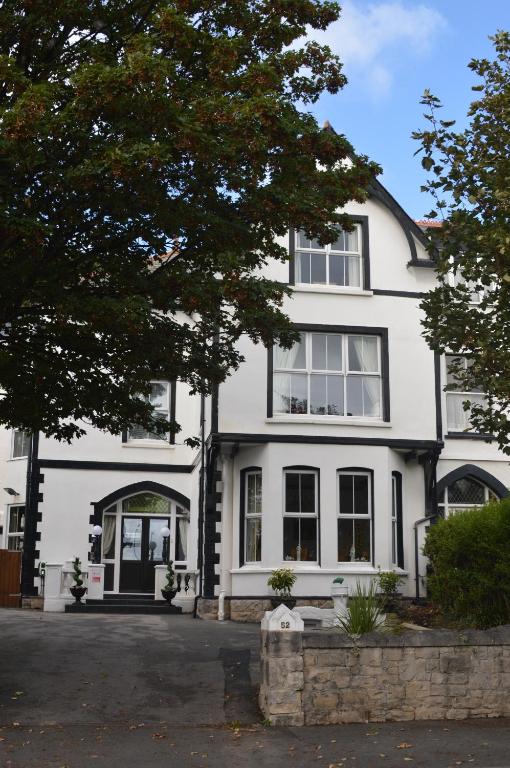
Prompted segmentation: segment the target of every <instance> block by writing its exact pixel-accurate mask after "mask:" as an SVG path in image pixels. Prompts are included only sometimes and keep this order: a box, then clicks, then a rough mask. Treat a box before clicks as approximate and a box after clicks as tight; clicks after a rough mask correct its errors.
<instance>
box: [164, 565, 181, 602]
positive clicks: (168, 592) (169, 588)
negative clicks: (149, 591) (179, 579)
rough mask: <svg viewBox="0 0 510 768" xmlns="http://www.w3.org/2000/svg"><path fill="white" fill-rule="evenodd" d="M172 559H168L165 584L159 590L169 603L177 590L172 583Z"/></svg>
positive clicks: (173, 576) (173, 579)
mask: <svg viewBox="0 0 510 768" xmlns="http://www.w3.org/2000/svg"><path fill="white" fill-rule="evenodd" d="M173 564H174V563H173V560H169V561H168V564H167V566H166V584H165V586H164V587H163V589H162V590H161V594H162V595H163V598H164V599H165V600H166V601H167V603H168V604H169V605H170V604H171V602H172V600H173V599H174V597H175V596H176V594H177V590H176V589H175V586H174V583H175V572H174V569H173V568H172V566H173Z"/></svg>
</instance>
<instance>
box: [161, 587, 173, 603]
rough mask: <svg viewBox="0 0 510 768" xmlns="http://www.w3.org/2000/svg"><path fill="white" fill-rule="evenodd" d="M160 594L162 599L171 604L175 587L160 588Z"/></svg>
mask: <svg viewBox="0 0 510 768" xmlns="http://www.w3.org/2000/svg"><path fill="white" fill-rule="evenodd" d="M161 594H162V595H163V599H164V600H166V601H167V603H168V604H169V605H171V603H172V600H173V599H174V597H175V596H176V594H177V590H176V589H162V590H161Z"/></svg>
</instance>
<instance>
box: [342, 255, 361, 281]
mask: <svg viewBox="0 0 510 768" xmlns="http://www.w3.org/2000/svg"><path fill="white" fill-rule="evenodd" d="M346 271H347V275H346V278H347V280H346V281H345V283H346V285H352V286H355V287H357V288H359V287H360V286H361V258H360V257H359V256H348V257H347V270H346Z"/></svg>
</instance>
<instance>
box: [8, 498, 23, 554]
mask: <svg viewBox="0 0 510 768" xmlns="http://www.w3.org/2000/svg"><path fill="white" fill-rule="evenodd" d="M20 507H22V508H23V509H24V510H25V517H24V519H25V520H26V509H25V504H9V506H8V507H7V526H6V527H7V531H6V539H5V543H6V546H7V549H11V547H10V546H9V543H10V540H11V539H16V540H17V541H21V542H22V543H21V547H20V548H19V549H16V550H15V551H21V550H23V541H24V540H25V528H24V527H23V530H18V531H13V532H11V531H10V527H11V515H12V512H13V511H14V510H15V509H19V508H20Z"/></svg>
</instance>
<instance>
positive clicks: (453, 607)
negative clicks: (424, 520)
mask: <svg viewBox="0 0 510 768" xmlns="http://www.w3.org/2000/svg"><path fill="white" fill-rule="evenodd" d="M423 552H424V554H425V555H427V557H428V558H429V559H430V575H429V577H428V579H427V587H428V592H429V596H430V598H431V599H432V600H433V602H434V603H436V604H437V605H438V606H439V607H440V608H441V610H442V611H443V612H445V613H446V614H449V615H451V616H452V617H453V618H455V619H460V620H462V621H464V622H466V623H467V624H469V625H472V626H475V627H479V628H486V627H494V626H496V625H498V624H506V623H509V622H510V499H507V500H505V501H501V502H493V503H491V504H487V505H486V506H485V507H480V508H477V509H472V510H466V511H465V512H458V513H457V514H454V515H451V516H450V517H449V518H448V519H447V520H439V522H437V523H436V524H435V525H432V526H431V527H430V529H429V531H428V534H427V538H426V541H425V547H424V549H423Z"/></svg>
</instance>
